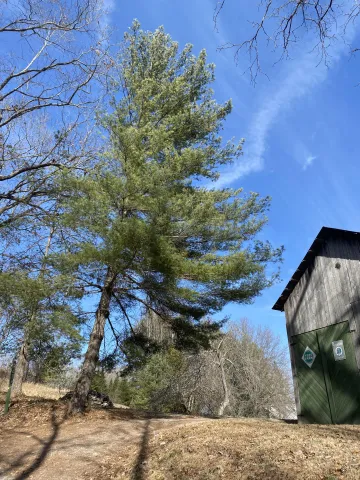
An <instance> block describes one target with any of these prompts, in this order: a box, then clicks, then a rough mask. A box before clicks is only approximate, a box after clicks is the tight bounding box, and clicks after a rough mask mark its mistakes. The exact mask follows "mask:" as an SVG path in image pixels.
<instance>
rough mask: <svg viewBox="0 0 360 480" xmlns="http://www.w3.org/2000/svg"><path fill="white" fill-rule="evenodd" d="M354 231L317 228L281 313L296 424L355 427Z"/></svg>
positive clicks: (358, 290) (358, 305)
mask: <svg viewBox="0 0 360 480" xmlns="http://www.w3.org/2000/svg"><path fill="white" fill-rule="evenodd" d="M359 263H360V233H358V232H349V231H345V230H339V229H335V228H328V227H323V228H322V229H321V230H320V232H319V234H318V235H317V237H316V238H315V240H314V242H313V244H312V245H311V247H310V249H309V250H308V252H307V253H306V255H305V257H304V259H303V261H302V262H301V263H300V265H299V267H298V269H297V270H296V272H295V273H294V275H293V277H292V278H291V280H290V281H289V283H288V284H287V286H286V288H285V289H284V291H283V293H282V294H281V295H280V297H279V299H278V300H277V302H276V303H275V305H274V307H273V309H274V310H279V311H284V312H285V316H286V329H287V336H288V344H289V350H290V359H291V369H292V375H293V383H294V393H295V400H296V410H297V416H298V421H299V423H324V424H327V423H337V424H346V423H347V424H360V268H359Z"/></svg>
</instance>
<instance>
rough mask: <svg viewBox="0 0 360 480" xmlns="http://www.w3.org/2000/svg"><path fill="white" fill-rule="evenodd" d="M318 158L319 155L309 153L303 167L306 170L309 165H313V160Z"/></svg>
mask: <svg viewBox="0 0 360 480" xmlns="http://www.w3.org/2000/svg"><path fill="white" fill-rule="evenodd" d="M316 158H317V157H315V156H314V155H309V156H308V157H306V158H305V160H304V162H303V166H302V169H303V170H306V169H307V168H308V167H311V165H312V164H313V161H314V160H316Z"/></svg>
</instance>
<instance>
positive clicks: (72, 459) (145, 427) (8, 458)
mask: <svg viewBox="0 0 360 480" xmlns="http://www.w3.org/2000/svg"><path fill="white" fill-rule="evenodd" d="M30 410H31V415H32V417H31V418H28V416H26V412H22V414H25V417H24V419H23V420H22V417H21V414H20V415H19V414H17V415H16V416H15V415H13V417H14V418H13V419H11V418H10V419H9V420H10V421H6V422H4V424H3V422H1V420H2V419H1V418H0V422H1V423H0V425H1V426H0V479H1V480H23V479H36V480H53V479H54V480H55V479H56V480H75V479H76V480H78V479H81V478H87V479H91V478H95V477H92V471H98V469H99V465H103V464H104V458H105V457H114V455H115V456H116V457H121V456H122V453H123V451H125V449H126V447H127V446H128V445H129V444H133V445H137V446H138V450H139V458H140V461H141V448H142V445H145V444H147V442H148V441H149V440H151V439H153V438H154V436H156V435H157V433H158V432H160V431H164V430H166V429H169V428H171V427H173V426H179V425H184V424H189V423H192V422H197V423H198V422H200V421H203V420H202V419H199V418H191V417H184V416H176V415H171V416H168V417H165V418H159V417H151V416H150V415H145V414H143V415H142V417H141V414H139V413H134V412H131V411H126V410H125V411H124V410H120V409H119V410H118V409H113V410H111V411H106V412H103V411H95V412H92V413H91V414H89V415H87V416H86V418H80V419H79V418H75V419H70V420H64V419H63V417H62V413H63V409H61V408H60V411H59V408H58V407H54V405H53V406H52V408H50V407H49V408H43V409H42V410H41V411H40V413H39V412H38V413H36V414H35V415H34V410H35V411H36V410H37V407H36V408H35V409H34V408H31V409H30ZM30 410H29V411H30ZM43 410H44V411H43ZM29 415H30V414H29ZM11 420H13V421H11ZM96 478H99V477H98V475H97V476H96Z"/></svg>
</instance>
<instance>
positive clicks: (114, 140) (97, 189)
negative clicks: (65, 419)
mask: <svg viewBox="0 0 360 480" xmlns="http://www.w3.org/2000/svg"><path fill="white" fill-rule="evenodd" d="M117 62H118V71H119V78H118V88H119V91H118V94H117V95H116V96H115V97H114V100H113V111H112V112H111V113H110V114H108V113H104V114H103V115H101V116H100V119H99V121H100V122H101V125H102V126H103V128H104V130H105V132H106V133H107V134H108V138H109V147H108V149H107V151H106V152H105V154H104V155H103V157H102V158H101V159H100V160H99V162H98V163H97V164H96V165H95V166H94V168H93V170H92V171H89V172H87V173H86V175H74V174H73V172H69V173H68V174H67V175H62V176H61V177H60V178H59V184H58V185H59V187H58V188H59V190H60V191H61V192H62V199H63V200H62V209H63V213H62V216H61V218H62V222H63V227H64V228H66V229H68V232H69V235H68V248H67V252H66V254H63V255H60V256H58V257H57V258H56V259H54V262H55V264H56V265H57V268H59V269H60V270H61V271H63V272H70V271H71V272H74V271H75V272H76V275H77V276H78V278H79V279H81V281H82V282H83V285H84V288H89V289H92V291H93V289H94V288H97V289H98V291H99V292H100V301H99V306H98V309H97V313H96V319H95V323H94V328H93V332H92V335H91V338H90V342H89V349H88V352H87V354H86V357H85V362H84V366H83V370H82V374H81V375H80V379H79V382H78V384H77V390H76V394H75V399H76V400H74V402H75V403H76V402H78V403H77V407H76V408H79V409H81V408H83V404H84V398H85V397H84V395H85V393H84V392H86V391H87V390H88V388H89V386H90V381H91V380H90V379H91V376H92V374H93V372H94V369H95V365H96V360H97V358H98V354H99V348H100V345H101V341H102V338H103V335H104V327H105V324H106V321H107V320H108V319H110V321H111V322H112V317H111V314H112V311H115V312H116V311H117V312H118V313H119V315H120V316H122V317H123V318H125V320H126V321H129V316H130V313H131V312H133V311H134V310H136V309H137V310H139V308H141V307H144V306H145V307H146V308H148V309H150V310H152V311H154V312H155V313H156V314H157V315H159V317H160V318H162V319H163V320H164V322H167V323H168V324H169V325H171V328H172V329H173V331H174V332H175V334H176V335H177V337H178V338H179V339H183V342H184V343H189V342H190V343H193V344H194V345H195V344H196V343H198V342H200V343H202V344H203V345H204V346H205V345H206V343H207V342H208V337H209V334H210V335H211V334H213V333H215V332H216V331H217V330H218V329H219V327H220V325H221V323H222V322H204V321H203V319H204V317H206V316H207V315H209V314H213V313H215V312H218V311H220V310H221V309H222V307H223V306H224V305H225V304H226V303H227V302H230V301H232V302H238V303H244V302H245V303H246V302H250V301H252V300H253V299H254V298H255V297H256V296H257V295H259V293H260V292H261V291H262V290H263V289H264V288H266V287H268V286H270V285H272V283H273V282H274V281H275V280H276V278H277V273H276V270H274V271H273V273H271V272H270V273H269V272H268V271H267V270H266V267H267V265H268V264H269V263H271V262H274V263H276V262H278V261H279V260H280V259H281V253H282V249H281V248H280V249H277V248H275V249H274V248H272V247H271V245H270V244H269V243H268V242H261V241H259V240H257V239H256V236H257V234H258V232H259V231H260V230H261V229H262V227H263V226H264V224H265V223H266V215H265V213H266V211H267V209H268V208H269V202H270V199H269V198H267V197H266V198H260V197H259V195H258V194H255V193H250V194H244V193H243V192H242V190H241V189H240V190H232V189H218V188H216V184H212V183H211V182H212V181H214V180H216V179H217V178H218V175H219V171H218V169H219V167H221V166H223V165H228V164H231V163H232V162H233V161H234V160H237V159H239V158H240V156H241V153H242V141H241V140H240V141H239V143H233V142H232V141H228V142H224V140H223V139H222V137H221V136H220V131H221V129H222V126H223V122H224V120H225V118H226V117H227V115H229V114H230V112H231V102H230V101H229V102H226V103H225V104H218V103H217V102H216V100H215V99H214V97H213V91H212V90H211V87H210V85H211V83H212V82H213V80H214V65H212V64H207V63H206V53H205V51H202V52H200V54H199V55H198V56H196V55H194V54H193V53H192V47H191V46H190V45H187V46H186V47H185V48H184V49H183V50H182V51H179V47H178V44H177V43H176V42H174V41H173V40H172V39H171V38H170V36H169V35H168V34H166V33H165V31H164V29H163V28H159V29H158V30H156V31H155V32H145V31H143V30H141V28H140V25H139V23H138V22H134V24H133V25H132V28H131V29H130V31H129V32H128V33H127V34H126V35H125V39H124V44H123V46H122V48H121V51H120V53H119V56H118V59H117ZM80 391H81V392H80ZM80 397H81V399H80Z"/></svg>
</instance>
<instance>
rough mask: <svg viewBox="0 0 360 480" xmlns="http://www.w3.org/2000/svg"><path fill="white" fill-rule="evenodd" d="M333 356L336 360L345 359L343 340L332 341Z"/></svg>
mask: <svg viewBox="0 0 360 480" xmlns="http://www.w3.org/2000/svg"><path fill="white" fill-rule="evenodd" d="M332 347H333V352H334V358H335V361H336V362H337V361H338V360H346V355H345V349H344V342H343V341H342V340H337V341H336V342H332Z"/></svg>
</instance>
